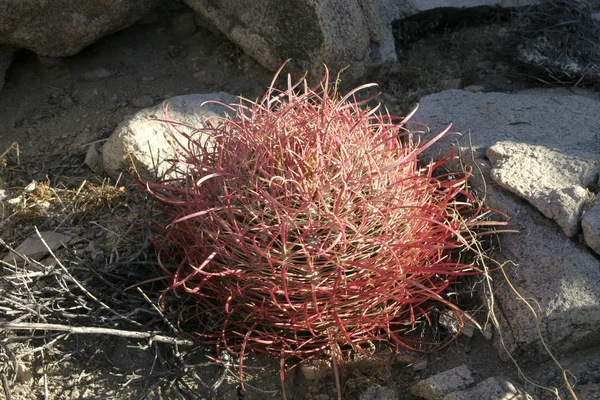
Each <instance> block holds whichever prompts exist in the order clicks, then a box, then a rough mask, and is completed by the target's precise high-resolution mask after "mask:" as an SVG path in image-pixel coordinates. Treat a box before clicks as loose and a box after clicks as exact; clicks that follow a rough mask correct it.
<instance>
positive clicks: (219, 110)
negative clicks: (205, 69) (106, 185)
mask: <svg viewBox="0 0 600 400" xmlns="http://www.w3.org/2000/svg"><path fill="white" fill-rule="evenodd" d="M206 101H218V102H221V103H224V104H232V103H239V99H238V98H237V97H234V96H232V95H230V94H227V93H223V92H221V93H210V94H193V95H187V96H178V97H173V98H171V99H168V100H166V103H167V105H168V119H169V120H171V121H174V122H175V123H181V124H185V125H188V126H193V127H196V128H203V127H205V126H206V125H205V123H206V120H207V119H209V118H215V117H217V118H218V117H222V116H224V115H225V113H230V114H232V112H231V111H229V110H227V109H226V108H225V107H223V106H220V105H217V104H212V103H206V104H204V103H205V102H206ZM160 119H165V115H164V112H163V104H158V105H156V106H154V107H151V108H147V109H144V110H141V111H139V112H138V113H137V114H135V115H133V116H132V117H130V118H128V119H126V120H125V121H123V122H122V123H121V124H120V125H119V126H118V127H117V128H116V129H115V132H114V133H113V134H112V135H111V136H110V138H109V139H108V141H107V142H106V143H105V144H104V146H103V147H102V164H103V167H104V171H105V172H106V173H107V174H108V175H109V176H110V177H111V178H113V179H116V178H118V176H119V175H120V174H121V173H122V172H123V171H124V170H126V169H128V168H129V167H130V166H132V164H133V166H134V167H135V169H136V171H137V172H138V173H139V174H140V176H141V177H142V178H143V179H146V180H155V179H157V178H159V177H162V176H163V175H165V173H167V170H168V167H169V164H168V163H166V162H165V159H169V158H172V157H173V156H174V155H175V154H174V151H173V148H172V146H171V145H170V144H169V143H168V142H167V140H166V137H169V126H168V125H167V123H165V122H163V121H160ZM176 127H177V128H178V129H182V130H185V131H187V132H188V133H189V132H190V129H188V128H186V127H184V126H183V125H176ZM171 131H172V132H173V133H174V134H175V135H176V137H177V138H178V139H179V140H182V141H183V142H184V143H183V144H184V145H185V139H184V138H183V137H181V136H179V135H178V134H177V132H176V131H175V130H174V129H171ZM198 140H200V142H201V143H206V141H208V140H209V137H208V136H207V135H200V136H199V137H198Z"/></svg>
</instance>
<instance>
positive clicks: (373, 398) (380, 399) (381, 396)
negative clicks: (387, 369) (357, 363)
mask: <svg viewBox="0 0 600 400" xmlns="http://www.w3.org/2000/svg"><path fill="white" fill-rule="evenodd" d="M397 398H398V389H396V388H395V387H393V386H380V385H373V386H369V387H368V388H367V390H365V391H364V392H363V393H361V395H360V397H359V399H360V400H393V399H397Z"/></svg>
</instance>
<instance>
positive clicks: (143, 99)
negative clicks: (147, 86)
mask: <svg viewBox="0 0 600 400" xmlns="http://www.w3.org/2000/svg"><path fill="white" fill-rule="evenodd" d="M131 104H133V106H134V107H137V108H146V107H150V106H151V105H152V104H154V99H153V98H152V97H150V96H148V95H145V94H144V95H141V96H138V97H136V98H135V99H133V100H132V101H131Z"/></svg>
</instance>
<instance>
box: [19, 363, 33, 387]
mask: <svg viewBox="0 0 600 400" xmlns="http://www.w3.org/2000/svg"><path fill="white" fill-rule="evenodd" d="M16 378H17V382H19V383H27V382H29V381H30V380H31V379H32V378H33V375H32V374H31V370H30V369H29V368H27V366H26V365H25V364H22V363H20V362H19V363H18V364H17V376H16Z"/></svg>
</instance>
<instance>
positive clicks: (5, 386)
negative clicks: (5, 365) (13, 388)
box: [0, 372, 12, 400]
mask: <svg viewBox="0 0 600 400" xmlns="http://www.w3.org/2000/svg"><path fill="white" fill-rule="evenodd" d="M0 376H1V377H2V388H3V389H4V397H6V400H12V396H11V395H10V385H9V383H8V379H6V375H4V372H2V373H0Z"/></svg>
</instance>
